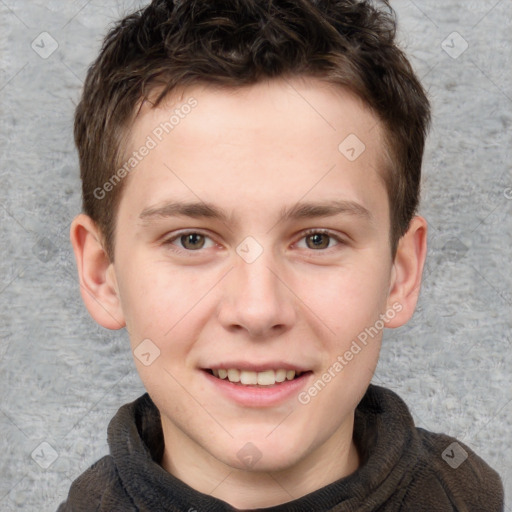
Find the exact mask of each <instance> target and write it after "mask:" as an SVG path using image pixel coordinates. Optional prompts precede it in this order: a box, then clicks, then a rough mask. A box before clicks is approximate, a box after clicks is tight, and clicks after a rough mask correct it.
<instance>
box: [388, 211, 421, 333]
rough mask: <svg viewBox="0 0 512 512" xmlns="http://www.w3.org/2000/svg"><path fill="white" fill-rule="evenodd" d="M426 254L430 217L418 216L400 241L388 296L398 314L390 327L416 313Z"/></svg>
mask: <svg viewBox="0 0 512 512" xmlns="http://www.w3.org/2000/svg"><path fill="white" fill-rule="evenodd" d="M426 255H427V221H426V220H425V219H424V218H423V217H420V216H416V217H414V218H413V219H412V220H411V222H410V224H409V229H408V230H407V232H406V233H405V234H404V235H403V236H402V238H400V241H399V242H398V248H397V251H396V255H395V260H394V262H393V269H392V273H391V281H390V291H389V295H388V300H387V306H388V308H392V309H393V310H394V311H396V312H397V314H396V315H395V316H394V317H393V319H390V320H389V322H386V327H400V326H401V325H404V324H405V323H407V322H408V321H409V320H410V318H411V317H412V315H413V313H414V310H415V309H416V303H417V302H418V297H419V294H420V287H421V276H422V274H423V265H424V263H425V257H426ZM393 305H394V307H393Z"/></svg>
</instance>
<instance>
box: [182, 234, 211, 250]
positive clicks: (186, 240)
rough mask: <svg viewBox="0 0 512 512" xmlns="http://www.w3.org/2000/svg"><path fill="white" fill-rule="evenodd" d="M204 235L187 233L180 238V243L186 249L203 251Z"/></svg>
mask: <svg viewBox="0 0 512 512" xmlns="http://www.w3.org/2000/svg"><path fill="white" fill-rule="evenodd" d="M204 239H205V237H204V235H201V234H200V233H187V234H186V235H182V236H181V237H180V242H181V243H182V245H183V247H184V248H185V249H190V250H194V249H202V248H203V246H204Z"/></svg>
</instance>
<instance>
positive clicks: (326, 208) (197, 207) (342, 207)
mask: <svg viewBox="0 0 512 512" xmlns="http://www.w3.org/2000/svg"><path fill="white" fill-rule="evenodd" d="M341 214H344V215H353V216H356V217H361V218H362V219H364V220H367V221H372V220H373V217H372V214H371V213H370V211H369V210H368V209H366V208H365V207H364V206H363V205H361V204H359V203H356V202H354V201H346V200H333V201H323V202H302V203H297V204H295V205H293V206H292V207H283V208H281V210H280V212H279V218H278V222H282V221H289V220H300V219H312V218H318V217H333V216H335V215H341ZM179 216H183V217H191V218H194V219H201V218H207V219H214V220H219V221H221V222H224V223H226V224H228V223H229V222H230V221H232V220H233V218H234V216H233V215H228V214H227V213H226V212H225V211H224V210H222V209H220V208H218V207H217V206H215V205H214V204H212V203H207V202H204V201H201V202H186V201H169V202H167V203H165V204H163V205H161V206H150V207H148V208H145V209H144V210H142V212H141V213H140V215H139V219H141V220H142V222H143V224H148V223H150V222H151V220H153V219H162V218H168V217H179Z"/></svg>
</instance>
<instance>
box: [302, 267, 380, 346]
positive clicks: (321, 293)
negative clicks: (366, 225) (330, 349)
mask: <svg viewBox="0 0 512 512" xmlns="http://www.w3.org/2000/svg"><path fill="white" fill-rule="evenodd" d="M388 274H389V269H387V268H385V267H384V265H382V264H377V263H375V262H373V264H372V263H371V262H369V261H368V262H365V261H364V260H362V261H361V264H357V263H354V264H350V265H346V266H343V267H339V268H336V269H329V270H328V271H327V272H325V273H324V275H320V274H319V273H310V274H309V275H303V276H301V282H302V284H301V288H300V289H301V297H304V302H305V304H306V305H307V306H308V307H309V308H310V309H311V310H312V311H313V312H314V313H316V315H317V316H318V318H319V319H321V320H322V321H323V323H324V324H325V325H324V326H325V327H328V328H329V329H328V332H330V334H331V336H330V337H331V338H332V337H334V338H335V339H336V340H338V341H341V340H346V339H347V337H351V336H354V335H357V334H358V332H359V331H360V330H362V329H364V328H365V327H367V326H368V325H371V324H373V323H374V322H375V320H376V319H377V318H378V316H379V314H380V313H382V312H383V308H385V306H386V297H387V291H388V281H389V275H388ZM332 331H334V333H333V332H332Z"/></svg>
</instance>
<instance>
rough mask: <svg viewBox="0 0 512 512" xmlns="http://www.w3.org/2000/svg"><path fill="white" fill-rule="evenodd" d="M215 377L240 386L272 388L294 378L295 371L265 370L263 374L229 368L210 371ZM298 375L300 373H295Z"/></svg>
mask: <svg viewBox="0 0 512 512" xmlns="http://www.w3.org/2000/svg"><path fill="white" fill-rule="evenodd" d="M212 372H213V374H214V375H215V377H218V378H219V379H225V378H226V377H227V378H228V380H229V381H230V382H240V383H241V384H259V385H260V386H272V385H273V384H275V383H276V382H283V381H284V380H285V379H286V380H293V379H294V378H295V370H283V369H280V370H275V371H274V370H265V371H263V372H253V371H248V370H237V369H235V368H230V369H229V370H226V369H224V368H219V369H218V370H212ZM297 375H300V372H297Z"/></svg>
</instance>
